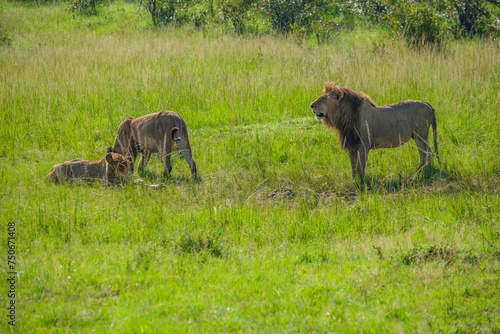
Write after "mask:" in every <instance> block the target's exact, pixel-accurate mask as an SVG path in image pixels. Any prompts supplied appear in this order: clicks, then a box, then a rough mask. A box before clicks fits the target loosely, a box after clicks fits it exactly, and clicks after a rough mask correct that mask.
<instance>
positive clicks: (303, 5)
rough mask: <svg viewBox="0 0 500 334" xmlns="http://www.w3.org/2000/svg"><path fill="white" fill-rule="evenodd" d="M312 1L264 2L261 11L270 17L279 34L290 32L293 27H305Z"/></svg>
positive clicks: (264, 0) (272, 0) (276, 0)
mask: <svg viewBox="0 0 500 334" xmlns="http://www.w3.org/2000/svg"><path fill="white" fill-rule="evenodd" d="M311 2H312V1H307V0H262V1H261V10H262V11H263V12H265V13H267V14H268V15H269V18H270V20H271V24H272V27H273V28H274V29H275V30H276V31H279V32H288V31H290V30H291V29H292V26H293V25H294V24H296V25H297V26H296V28H295V29H297V27H304V26H307V24H304V23H305V22H304V21H307V19H308V16H309V15H308V14H309V13H308V9H310V8H311V4H310V3H311Z"/></svg>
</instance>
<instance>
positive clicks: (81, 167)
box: [47, 152, 132, 183]
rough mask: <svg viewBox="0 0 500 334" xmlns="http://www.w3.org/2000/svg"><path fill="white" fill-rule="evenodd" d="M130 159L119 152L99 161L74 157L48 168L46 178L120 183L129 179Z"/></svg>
mask: <svg viewBox="0 0 500 334" xmlns="http://www.w3.org/2000/svg"><path fill="white" fill-rule="evenodd" d="M131 165H132V161H131V160H130V159H126V158H125V157H124V156H123V155H121V154H119V153H112V152H111V153H108V154H106V157H104V158H103V159H101V160H99V161H88V160H81V159H74V160H71V161H67V162H63V163H62V164H57V165H55V166H54V167H52V169H51V170H50V173H49V174H48V175H47V180H50V181H57V182H63V181H75V180H82V181H85V182H94V181H96V180H101V181H102V182H105V183H120V182H121V181H123V180H129V179H130V172H131V169H130V167H131Z"/></svg>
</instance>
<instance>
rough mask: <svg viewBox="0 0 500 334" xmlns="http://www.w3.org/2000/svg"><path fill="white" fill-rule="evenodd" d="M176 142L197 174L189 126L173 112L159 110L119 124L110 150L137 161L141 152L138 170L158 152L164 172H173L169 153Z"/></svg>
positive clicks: (192, 170)
mask: <svg viewBox="0 0 500 334" xmlns="http://www.w3.org/2000/svg"><path fill="white" fill-rule="evenodd" d="M174 142H175V143H177V147H178V148H179V150H180V152H181V153H182V155H183V156H184V159H186V161H187V163H188V164H189V168H190V169H191V174H192V175H193V176H195V177H196V175H197V170H196V163H195V162H194V160H193V157H192V154H191V147H190V145H189V139H188V133H187V127H186V123H185V122H184V120H183V119H182V118H181V117H180V116H179V115H178V114H176V113H175V112H173V111H160V112H156V113H153V114H149V115H145V116H142V117H137V118H132V117H128V118H126V119H125V120H124V121H123V122H122V123H121V124H120V126H119V127H118V134H117V135H116V138H115V142H114V144H113V147H112V148H108V149H111V150H112V151H113V152H117V153H121V154H123V155H125V156H130V157H131V158H132V164H134V163H135V160H136V159H137V156H138V154H139V153H142V156H141V159H140V160H139V167H138V168H139V170H143V169H144V168H146V166H147V165H148V162H149V158H150V157H151V153H156V152H158V153H159V155H160V159H161V162H162V164H163V173H164V174H167V175H168V174H170V172H171V171H172V165H171V163H170V155H171V154H172V148H173V145H174Z"/></svg>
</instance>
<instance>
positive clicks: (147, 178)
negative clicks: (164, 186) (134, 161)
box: [137, 170, 202, 185]
mask: <svg viewBox="0 0 500 334" xmlns="http://www.w3.org/2000/svg"><path fill="white" fill-rule="evenodd" d="M137 176H138V177H139V178H140V179H142V180H144V182H147V183H166V182H168V183H173V184H176V185H181V184H186V183H201V182H202V180H201V177H200V176H199V175H198V176H195V177H193V176H189V177H186V176H176V175H172V173H170V174H163V173H154V172H151V171H148V170H142V171H138V172H137Z"/></svg>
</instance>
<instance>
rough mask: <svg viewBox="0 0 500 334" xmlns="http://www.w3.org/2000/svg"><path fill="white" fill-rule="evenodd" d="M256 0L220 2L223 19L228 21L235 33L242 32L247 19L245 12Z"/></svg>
mask: <svg viewBox="0 0 500 334" xmlns="http://www.w3.org/2000/svg"><path fill="white" fill-rule="evenodd" d="M255 1H256V0H222V1H221V2H220V12H221V14H222V17H223V19H224V21H226V22H229V23H230V24H231V25H232V26H233V28H234V31H235V32H236V34H238V35H240V34H241V33H242V32H243V27H244V25H245V21H246V19H247V13H248V10H249V9H250V7H251V6H252V5H253V4H254V3H255Z"/></svg>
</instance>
